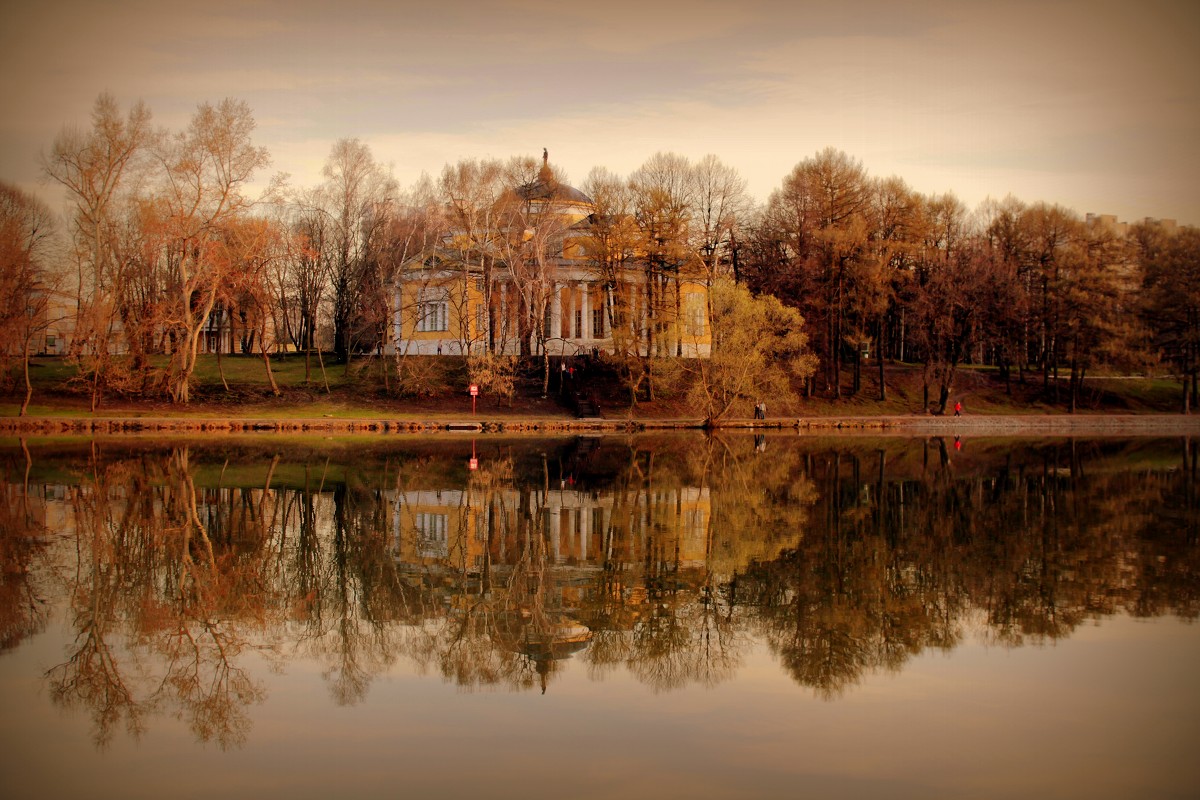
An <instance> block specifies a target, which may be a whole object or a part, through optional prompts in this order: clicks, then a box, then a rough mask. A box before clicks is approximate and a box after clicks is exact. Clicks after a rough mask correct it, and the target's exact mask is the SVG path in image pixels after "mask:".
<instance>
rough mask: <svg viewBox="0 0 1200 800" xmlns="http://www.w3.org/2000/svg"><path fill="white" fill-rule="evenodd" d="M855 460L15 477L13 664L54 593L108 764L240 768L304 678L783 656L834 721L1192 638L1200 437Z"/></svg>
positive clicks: (704, 682)
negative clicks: (901, 683)
mask: <svg viewBox="0 0 1200 800" xmlns="http://www.w3.org/2000/svg"><path fill="white" fill-rule="evenodd" d="M859 441H860V440H836V441H834V440H831V441H828V442H822V441H819V440H805V441H801V442H789V441H787V440H786V439H784V438H783V437H780V438H779V440H778V441H771V442H769V443H766V445H767V446H765V447H764V446H763V443H758V442H756V441H754V440H753V439H752V438H751V437H727V438H721V437H714V438H708V439H703V440H700V439H692V440H680V439H662V440H656V439H650V438H639V437H631V438H628V439H620V440H615V439H607V440H602V441H601V440H591V439H578V440H572V441H565V442H557V443H554V444H553V446H547V445H546V444H543V443H533V445H532V446H519V445H514V444H511V443H510V444H500V445H495V446H489V447H485V448H484V452H481V453H480V459H479V461H480V466H481V467H482V468H481V469H478V470H471V471H468V470H466V469H465V467H464V466H463V465H464V464H465V461H466V460H465V459H462V458H459V457H458V454H456V453H453V452H451V453H446V452H444V451H443V452H439V451H438V450H436V449H434V448H426V449H424V450H421V449H417V450H414V451H409V450H396V449H391V450H384V451H383V452H380V453H377V454H372V455H371V456H370V457H356V458H355V459H354V461H353V463H347V459H341V458H339V457H337V454H335V453H320V452H315V451H314V452H305V453H303V454H301V455H299V456H294V455H290V454H289V453H287V452H286V451H279V452H273V453H268V454H266V455H265V456H264V455H263V454H259V453H255V452H241V451H237V450H236V449H235V450H231V451H221V450H215V451H214V450H213V449H211V448H204V447H198V446H188V447H176V448H174V449H172V450H170V451H168V452H166V453H165V454H164V453H163V452H162V451H156V450H145V449H143V450H135V451H134V452H122V451H119V450H115V448H114V449H113V450H109V448H108V446H106V447H99V446H93V448H92V449H91V450H89V451H88V452H87V453H86V454H83V455H81V456H69V457H67V458H66V459H65V460H64V461H61V462H58V464H59V465H58V466H57V468H56V469H57V471H56V472H55V475H56V476H57V477H56V478H55V480H54V481H48V480H45V479H39V477H38V470H37V469H36V468H35V465H34V464H33V459H32V457H28V456H27V455H26V451H22V452H21V453H16V452H13V453H6V460H5V461H4V465H5V471H4V475H5V481H4V483H3V486H2V487H0V488H2V489H3V492H4V495H3V499H4V501H5V502H4V503H3V509H0V514H2V515H3V516H2V517H0V522H3V536H2V537H0V559H2V561H0V565H2V567H3V573H2V575H0V601H2V605H0V614H2V616H0V624H2V625H3V629H2V633H3V637H4V638H3V643H4V646H5V647H6V648H12V647H16V646H18V643H19V642H20V641H22V640H23V639H24V638H26V637H28V636H30V635H32V634H33V633H35V632H37V631H38V630H40V629H41V628H42V627H43V626H44V625H45V620H46V618H47V608H48V602H47V600H48V599H51V598H54V597H55V596H61V597H62V598H63V602H65V607H66V608H67V609H68V612H69V618H70V622H71V625H72V627H73V629H74V632H75V638H74V641H73V643H72V645H71V647H70V650H69V652H68V653H67V654H66V657H65V659H64V660H63V662H62V663H61V664H59V665H57V666H55V667H54V668H52V669H51V670H50V671H49V672H48V673H47V674H46V680H47V684H48V686H49V689H50V695H51V697H52V699H53V700H54V702H56V703H58V704H60V705H63V706H64V707H71V708H80V709H85V710H87V711H88V713H90V714H91V716H92V720H93V731H94V735H95V739H96V742H97V744H98V745H99V746H105V745H106V744H107V743H108V742H110V741H111V739H112V737H113V735H114V732H115V731H118V730H121V729H124V730H125V731H126V732H127V733H128V734H129V735H131V736H134V737H137V736H139V735H140V734H141V733H142V732H143V731H144V730H145V728H146V726H147V721H148V720H149V719H150V718H151V717H153V716H155V715H160V714H168V715H172V716H174V717H177V718H179V719H180V720H182V721H183V722H184V723H185V724H186V725H187V726H188V727H189V728H190V729H191V731H192V732H193V734H194V735H195V736H196V737H197V738H198V739H200V740H202V741H212V742H214V743H216V744H218V745H219V746H221V747H234V746H238V745H240V744H241V743H243V742H244V741H245V740H246V737H247V736H248V735H249V730H250V725H251V719H252V716H251V713H252V708H253V706H254V705H256V704H257V703H259V702H261V701H262V700H263V698H264V684H263V683H262V682H261V680H260V679H256V677H255V675H256V674H258V673H256V671H255V670H258V669H260V668H261V666H260V665H261V664H262V662H263V661H264V660H265V662H266V664H267V665H271V666H274V667H275V668H283V664H284V662H285V660H286V659H287V658H289V657H292V656H295V655H299V656H302V657H306V658H311V659H315V660H316V661H317V662H318V663H319V664H321V665H322V668H323V669H322V672H323V675H324V678H325V680H326V682H327V685H328V686H329V690H330V693H331V696H332V698H333V699H334V701H335V702H336V703H338V704H354V703H359V702H362V701H363V700H364V699H365V698H366V697H367V696H368V694H369V692H370V687H371V685H372V683H373V682H374V680H375V679H376V677H378V676H380V675H382V674H384V673H386V672H387V671H388V670H390V669H392V668H393V666H394V665H395V664H397V662H399V661H401V660H403V661H405V662H407V663H409V664H413V665H415V666H416V667H417V668H418V669H419V670H423V671H427V672H431V673H434V674H437V675H440V676H441V677H442V678H443V679H444V680H446V681H448V682H451V683H453V684H454V685H456V686H459V687H461V688H462V689H464V690H478V689H486V688H490V687H503V688H506V689H509V690H521V691H525V690H532V691H541V692H545V691H547V690H548V689H549V688H550V687H552V686H553V684H554V682H555V680H556V679H558V677H559V676H560V675H562V674H563V665H564V664H565V663H567V661H568V659H575V660H577V661H579V662H582V664H583V665H584V666H585V667H586V670H587V673H588V675H589V676H591V677H592V678H593V679H603V678H604V677H605V676H607V675H609V674H611V673H612V672H614V671H616V670H624V671H627V672H628V674H630V675H632V676H633V677H635V678H636V679H637V680H639V681H641V682H642V683H644V684H645V685H646V686H648V687H651V688H652V689H654V690H655V691H670V690H675V689H679V688H681V687H685V686H691V685H695V686H703V687H711V686H714V685H717V684H719V683H721V682H722V681H725V680H728V679H730V678H731V677H733V676H734V675H736V673H737V671H738V669H739V667H740V666H741V664H742V663H743V660H744V658H745V654H746V652H747V648H748V646H749V644H750V642H751V641H752V640H754V639H761V640H764V641H765V642H766V643H767V645H768V646H769V648H770V650H771V652H773V653H774V654H775V655H776V657H777V658H778V659H779V661H780V664H781V665H782V666H783V668H784V669H785V670H786V671H787V672H788V674H790V675H791V676H792V677H793V678H794V679H795V681H796V682H797V683H798V684H799V685H801V686H804V687H807V688H809V689H811V690H812V691H813V692H815V693H816V694H817V695H818V696H820V697H825V698H834V697H837V696H839V695H841V694H843V693H844V692H846V691H847V690H848V689H849V688H850V687H852V686H854V685H856V684H858V683H859V682H861V681H862V680H864V679H865V678H866V677H867V676H869V675H871V674H873V673H876V672H879V671H894V670H899V669H901V668H903V666H904V665H905V664H906V663H907V662H908V660H909V659H910V658H912V657H913V656H914V655H917V654H919V653H921V652H923V651H925V650H928V649H931V648H932V649H951V648H953V647H955V646H956V645H957V644H958V643H959V642H960V641H962V640H963V639H964V638H965V637H966V636H969V635H975V636H982V637H984V638H985V639H987V640H989V641H993V642H995V643H998V644H1001V645H1004V646H1018V645H1021V644H1024V643H1028V642H1041V641H1047V640H1053V639H1056V638H1060V637H1063V636H1067V635H1069V634H1070V633H1071V632H1072V631H1073V630H1074V629H1075V628H1076V627H1077V626H1079V625H1080V624H1083V623H1085V622H1087V621H1089V620H1094V619H1097V618H1100V617H1103V616H1106V615H1110V614H1114V613H1130V614H1134V615H1139V616H1153V615H1157V614H1162V613H1167V612H1171V613H1175V614H1177V615H1179V616H1182V617H1185V618H1189V619H1193V618H1195V617H1196V615H1197V609H1198V602H1197V600H1198V588H1200V587H1198V582H1197V577H1198V575H1200V561H1198V559H1200V535H1198V531H1200V510H1198V499H1197V489H1196V487H1197V485H1200V468H1198V466H1197V462H1198V458H1197V456H1198V453H1197V443H1196V442H1195V441H1192V440H1182V441H1174V442H1170V441H1168V442H1144V443H1112V442H1109V443H1104V442H1076V441H1071V440H1064V441H1052V442H1046V443H1039V444H1036V445H1032V446H1022V447H1014V446H1012V445H1010V444H1005V443H988V442H982V441H980V442H972V443H971V446H970V447H968V448H963V449H954V448H951V447H949V446H947V443H946V442H945V441H943V440H941V439H938V438H932V439H928V440H925V441H917V442H916V443H915V446H914V443H910V442H905V441H900V440H888V441H885V442H875V443H871V442H867V441H866V440H861V441H862V443H861V444H860V443H858V442H859ZM489 448H490V449H489ZM1131 463H1132V464H1133V465H1134V467H1133V468H1132V469H1131V468H1130V466H1129V465H1130V464H1131ZM63 464H66V465H69V468H70V469H72V470H74V478H72V479H70V480H67V481H63V479H62V477H61V475H62V474H63V473H62V469H63V466H62V465H63ZM31 476H32V477H31ZM55 515H57V517H56V519H57V518H61V519H62V520H64V522H63V523H62V524H58V523H57V522H56V523H55V528H56V529H60V530H63V531H64V532H65V534H66V536H64V537H61V538H58V539H52V538H50V537H49V536H48V534H47V531H48V529H49V526H48V522H47V520H48V519H50V518H51V517H55ZM52 545H53V546H52ZM56 587H57V588H56Z"/></svg>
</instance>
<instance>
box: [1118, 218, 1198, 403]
mask: <svg viewBox="0 0 1200 800" xmlns="http://www.w3.org/2000/svg"><path fill="white" fill-rule="evenodd" d="M1133 239H1134V241H1135V242H1136V243H1137V245H1136V247H1137V257H1138V259H1139V261H1140V266H1141V288H1142V292H1143V298H1142V300H1143V305H1142V309H1141V312H1142V316H1143V318H1144V319H1145V321H1146V325H1147V327H1148V328H1149V329H1150V330H1151V331H1152V335H1151V338H1152V341H1153V343H1154V344H1155V345H1156V346H1157V347H1158V348H1159V349H1160V350H1161V352H1162V354H1163V357H1164V359H1165V360H1166V361H1167V362H1168V363H1170V364H1171V365H1172V366H1173V367H1174V368H1175V369H1176V370H1177V371H1178V374H1179V377H1180V381H1181V383H1182V384H1183V391H1182V395H1181V403H1180V410H1181V411H1182V412H1183V413H1184V414H1190V413H1191V412H1192V410H1193V409H1194V408H1195V407H1196V406H1197V405H1198V404H1200V230H1197V229H1196V228H1193V227H1190V226H1189V227H1184V228H1183V229H1181V230H1180V231H1178V232H1177V233H1175V234H1174V235H1173V236H1170V235H1167V234H1166V233H1165V231H1163V230H1162V228H1161V226H1159V225H1155V224H1153V223H1144V224H1142V225H1139V226H1136V227H1135V229H1134V231H1133Z"/></svg>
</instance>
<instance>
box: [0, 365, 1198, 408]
mask: <svg viewBox="0 0 1200 800" xmlns="http://www.w3.org/2000/svg"><path fill="white" fill-rule="evenodd" d="M271 364H272V371H273V373H274V375H275V379H276V381H277V383H278V384H279V386H280V388H281V390H282V392H283V395H282V396H281V397H278V398H277V397H274V396H273V395H272V394H271V392H270V390H269V384H268V382H267V379H266V371H265V369H264V367H263V363H262V358H261V357H260V356H246V355H233V356H222V358H221V370H223V372H224V375H225V380H226V382H227V383H228V384H229V390H228V391H227V390H226V389H225V388H224V386H223V385H222V383H221V377H220V375H221V370H219V369H218V365H217V359H216V357H215V356H212V355H202V356H201V357H200V359H199V362H198V366H197V370H196V374H195V378H194V382H193V402H192V403H191V404H190V405H188V406H175V405H172V404H171V403H170V402H167V401H165V400H163V399H161V398H160V399H154V400H147V399H140V398H139V399H130V398H123V397H120V396H119V395H116V394H114V393H109V394H106V395H105V396H104V398H103V402H102V404H101V408H100V410H99V411H98V412H96V414H95V416H98V417H134V418H138V417H140V418H147V417H180V416H186V417H190V418H195V419H200V420H203V419H264V418H266V419H277V420H283V421H286V420H292V419H322V418H328V419H342V420H353V419H380V418H385V419H395V420H401V421H419V420H436V419H448V418H463V417H467V416H470V414H471V402H470V398H469V397H468V396H467V394H466V392H465V376H464V375H463V365H462V362H461V361H460V360H458V359H454V358H449V357H447V358H446V359H445V363H444V364H442V365H441V371H442V373H443V375H444V376H445V377H444V378H443V380H446V381H448V382H449V383H451V384H452V385H454V386H456V387H457V386H458V384H463V385H462V386H461V387H458V388H456V389H453V390H448V391H445V392H442V393H440V394H438V395H434V396H422V397H403V398H402V397H396V396H395V395H394V393H392V394H389V393H388V392H386V391H384V386H383V379H382V375H381V370H380V364H379V361H378V360H377V359H374V358H370V357H360V358H356V359H354V360H353V361H352V363H351V366H350V368H349V369H347V368H346V366H345V365H344V364H328V363H327V364H326V368H325V374H326V376H327V378H328V381H329V392H328V393H327V392H326V389H325V383H324V381H323V380H322V378H321V371H320V367H319V365H318V363H317V359H316V357H315V356H314V357H313V358H312V360H311V362H310V370H309V375H308V379H307V380H306V379H305V358H304V355H303V354H289V355H286V356H275V357H273V358H272V359H271ZM155 365H156V366H163V365H165V360H164V359H157V360H156V361H155ZM74 375H75V371H74V369H73V367H72V366H71V365H70V364H69V363H68V362H67V361H65V360H64V359H61V358H37V359H34V361H33V363H32V367H31V377H32V379H33V383H34V395H33V404H32V405H31V407H30V409H29V411H28V415H29V416H33V417H51V418H66V417H74V418H87V417H91V416H93V414H92V413H91V412H90V410H89V407H90V397H89V395H88V392H87V388H86V387H85V386H83V385H81V384H79V383H71V378H73V377H74ZM602 380H603V379H602ZM614 380H615V379H614ZM844 380H845V383H844V384H843V397H842V399H840V400H833V399H827V398H809V399H801V400H799V401H797V402H796V403H793V404H784V403H780V402H772V401H771V398H765V399H766V400H767V402H768V415H769V416H772V417H776V418H778V417H787V416H835V415H836V416H842V415H845V416H903V415H909V414H917V413H922V407H923V398H922V389H921V369H920V367H919V366H916V365H906V364H895V365H889V366H888V375H887V399H886V400H884V401H880V400H878V399H877V398H878V391H879V390H878V385H877V372H876V370H875V369H874V368H873V365H872V368H869V369H865V370H864V371H863V374H862V383H861V387H860V390H859V392H858V393H857V394H851V393H850V392H849V380H850V375H849V373H847V374H846V375H845V376H844ZM599 388H601V389H605V386H604V385H601V386H600V387H599ZM1066 388H1067V387H1066V384H1065V381H1063V382H1062V383H1061V389H1062V392H1061V401H1060V402H1059V403H1057V404H1055V403H1053V402H1052V399H1051V398H1049V397H1046V396H1044V395H1043V392H1042V389H1041V380H1040V376H1037V375H1028V374H1027V376H1026V383H1025V384H1020V383H1018V382H1017V381H1016V379H1015V377H1014V379H1013V382H1012V385H1011V389H1012V395H1011V396H1010V395H1009V394H1006V392H1005V387H1004V384H1003V383H1002V382H1001V381H1000V380H999V376H998V373H997V371H996V370H995V369H993V368H987V367H978V368H977V367H964V368H961V369H960V370H959V372H958V375H957V377H956V380H955V385H954V391H953V393H952V394H951V399H950V404H951V405H953V403H954V402H955V401H956V400H961V401H962V403H963V405H964V410H965V412H966V413H968V414H982V415H989V414H1046V413H1061V412H1063V411H1065V410H1066V405H1065V404H1066ZM681 396H682V391H680V392H676V393H675V396H674V397H673V398H670V397H668V398H664V399H660V400H658V401H656V402H654V403H641V404H639V405H638V406H636V407H634V408H633V409H632V410H631V409H630V408H629V407H628V404H627V394H626V393H625V391H623V390H622V389H621V388H620V387H619V386H617V385H616V384H615V383H613V384H612V385H611V386H607V389H605V390H604V391H602V392H601V402H602V407H603V409H604V412H605V415H606V416H609V417H611V418H623V417H627V416H630V415H631V412H632V416H633V417H635V418H637V417H641V418H654V417H667V418H679V417H694V416H696V415H697V412H695V411H694V410H691V409H688V408H687V407H686V406H685V405H684V404H683V403H682V400H681ZM1179 396H1180V386H1179V383H1178V382H1177V381H1173V380H1170V379H1164V378H1114V377H1096V378H1089V379H1087V381H1086V382H1085V390H1084V395H1083V397H1082V399H1081V404H1080V409H1079V410H1080V411H1081V412H1085V413H1086V412H1094V411H1106V412H1114V413H1147V412H1158V413H1174V412H1176V411H1178V410H1179V404H1180V400H1179ZM19 399H20V398H19V396H15V395H12V394H10V395H9V396H7V397H4V398H2V399H0V416H15V415H16V414H17V413H18V411H19V409H20V403H19ZM931 399H932V400H936V397H933V398H931ZM478 415H479V416H481V417H489V418H497V417H499V418H522V417H524V418H559V417H565V416H569V414H568V412H567V411H566V410H565V409H564V408H562V407H561V406H559V405H558V404H557V403H556V402H555V401H554V398H553V397H551V398H548V399H542V398H541V397H540V383H539V382H537V381H535V380H533V379H529V380H528V381H527V382H526V383H525V384H524V386H523V391H522V392H521V393H519V395H518V397H517V398H516V401H515V402H514V403H513V405H512V406H511V407H510V406H508V405H498V404H496V403H495V402H494V401H493V400H492V399H491V398H486V397H485V398H481V399H480V402H479V404H478Z"/></svg>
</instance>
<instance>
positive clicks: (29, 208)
mask: <svg viewBox="0 0 1200 800" xmlns="http://www.w3.org/2000/svg"><path fill="white" fill-rule="evenodd" d="M52 222H53V217H52V216H51V214H50V209H48V208H46V206H45V204H44V203H42V202H41V201H39V200H38V199H37V198H35V197H33V196H32V195H29V194H27V193H25V192H23V191H21V190H20V189H18V188H16V187H15V186H10V185H9V184H7V183H4V182H0V366H2V367H3V370H0V381H7V379H8V377H9V365H10V364H11V362H12V361H13V359H14V358H15V357H19V358H20V363H21V375H22V378H23V380H24V384H25V395H24V399H23V400H22V402H21V411H20V415H21V416H25V413H26V411H27V410H28V409H29V400H30V398H32V397H33V384H32V383H31V382H30V380H29V356H30V349H31V347H32V345H33V341H34V338H35V337H36V336H37V334H38V333H39V332H41V331H44V330H45V329H46V327H47V326H48V325H50V324H51V322H52V320H51V319H50V316H49V314H50V299H51V292H53V291H54V290H55V280H54V277H55V276H53V275H52V274H51V272H50V271H49V269H48V265H47V263H46V261H47V256H48V254H49V253H48V250H49V247H50V244H51V237H52V236H53V230H54V226H53V224H52Z"/></svg>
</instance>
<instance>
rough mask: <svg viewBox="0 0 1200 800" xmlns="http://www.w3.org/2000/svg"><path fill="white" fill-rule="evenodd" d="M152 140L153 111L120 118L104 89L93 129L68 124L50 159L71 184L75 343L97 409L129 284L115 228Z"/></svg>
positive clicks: (57, 176) (51, 167)
mask: <svg viewBox="0 0 1200 800" xmlns="http://www.w3.org/2000/svg"><path fill="white" fill-rule="evenodd" d="M153 138H154V134H153V131H152V130H151V127H150V111H149V110H148V109H147V108H146V107H145V106H144V105H143V104H142V103H140V102H139V103H136V104H134V105H133V106H132V107H131V108H130V110H129V111H128V113H127V114H125V115H124V116H122V114H121V112H120V109H119V107H118V106H117V102H116V100H115V99H114V98H113V97H112V96H111V95H109V94H101V95H100V96H99V97H98V98H97V99H96V103H95V106H94V107H93V110H92V122H91V127H90V128H89V129H81V128H74V127H67V128H64V129H63V131H62V132H61V133H60V134H59V135H58V137H57V138H56V139H55V140H54V144H53V146H52V147H51V150H50V154H49V155H48V156H46V157H45V158H44V169H45V172H46V174H47V175H48V176H49V177H50V178H51V179H52V180H54V181H55V182H57V183H59V184H60V185H62V186H63V187H64V188H65V189H66V190H67V196H68V202H69V203H70V206H71V221H70V235H71V238H72V241H73V243H74V246H75V251H76V264H77V272H76V287H75V290H76V298H77V300H76V313H77V316H76V320H75V333H74V337H73V342H72V348H73V356H74V357H75V358H76V359H77V360H78V362H79V365H80V367H81V369H82V372H83V376H84V377H85V379H87V381H88V383H89V385H90V388H91V402H92V408H93V410H94V409H95V407H96V406H97V405H98V404H99V403H100V399H101V396H102V394H103V392H104V389H105V385H106V380H107V378H108V373H109V371H110V369H111V367H112V365H113V355H114V354H115V353H116V352H117V351H118V350H119V349H120V347H119V341H120V329H119V319H120V308H121V302H120V298H119V293H120V291H121V289H122V287H123V286H124V285H125V284H126V280H125V275H124V274H123V270H122V267H123V265H124V262H123V259H122V258H121V256H120V254H119V250H120V239H119V238H118V230H117V227H118V225H119V224H120V221H119V217H120V215H121V213H122V212H121V211H120V208H121V206H122V205H123V204H124V205H127V203H128V199H129V198H128V196H129V194H130V192H131V185H132V184H133V183H134V182H135V180H134V179H135V178H136V174H135V173H137V172H138V171H139V167H141V166H142V165H143V164H144V161H143V156H145V155H146V153H147V152H148V147H149V145H150V143H151V141H152V139H153Z"/></svg>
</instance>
